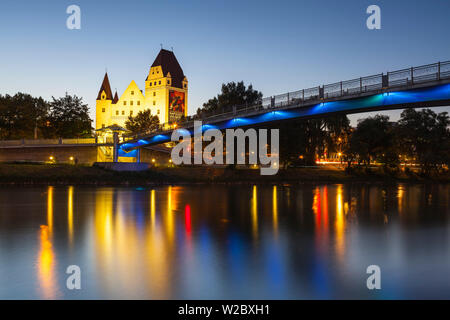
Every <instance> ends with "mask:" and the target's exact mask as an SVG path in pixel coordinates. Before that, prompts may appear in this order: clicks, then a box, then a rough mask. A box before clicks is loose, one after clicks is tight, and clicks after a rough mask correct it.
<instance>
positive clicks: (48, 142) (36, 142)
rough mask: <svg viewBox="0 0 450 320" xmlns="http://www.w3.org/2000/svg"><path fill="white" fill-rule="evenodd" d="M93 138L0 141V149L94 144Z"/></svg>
mask: <svg viewBox="0 0 450 320" xmlns="http://www.w3.org/2000/svg"><path fill="white" fill-rule="evenodd" d="M95 143H97V141H96V139H95V138H78V139H77V138H75V139H18V140H0V147H9V146H26V145H30V146H32V145H60V144H66V145H67V144H95Z"/></svg>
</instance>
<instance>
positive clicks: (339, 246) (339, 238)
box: [335, 185, 345, 259]
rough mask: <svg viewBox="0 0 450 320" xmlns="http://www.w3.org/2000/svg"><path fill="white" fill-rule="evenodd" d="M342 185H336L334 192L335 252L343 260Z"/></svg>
mask: <svg viewBox="0 0 450 320" xmlns="http://www.w3.org/2000/svg"><path fill="white" fill-rule="evenodd" d="M342 193H343V191H342V185H338V187H337V191H336V224H335V227H336V252H337V256H338V258H340V259H343V254H344V250H345V217H344V206H343V197H342Z"/></svg>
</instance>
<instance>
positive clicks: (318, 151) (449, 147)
mask: <svg viewBox="0 0 450 320" xmlns="http://www.w3.org/2000/svg"><path fill="white" fill-rule="evenodd" d="M261 98H262V93H261V92H259V91H257V90H254V89H253V87H252V86H251V85H249V86H248V87H246V86H245V85H244V83H243V82H238V83H236V82H230V83H227V84H223V85H222V88H221V92H220V93H219V94H218V95H217V96H216V97H214V98H212V99H210V100H208V101H207V102H206V103H204V104H203V107H202V108H199V109H198V110H197V115H196V116H197V117H201V116H203V115H206V116H207V115H209V114H211V113H214V112H223V111H227V110H228V111H230V110H231V108H232V107H233V106H236V105H245V104H248V105H252V104H254V103H256V102H257V101H259V100H260V99H261ZM449 125H450V120H449V116H448V114H447V113H446V112H443V113H439V114H436V113H435V112H433V111H432V110H429V109H424V110H421V111H417V110H415V109H406V110H404V111H403V112H402V114H401V118H400V120H399V121H398V122H390V121H389V117H387V116H381V115H377V116H375V117H369V118H366V119H362V120H360V121H358V125H357V127H356V128H352V127H351V126H350V121H349V120H348V118H347V116H345V115H333V116H328V117H324V118H320V119H307V120H294V121H290V122H286V123H281V124H280V123H278V124H274V125H271V126H269V127H268V128H276V129H279V130H280V161H281V163H282V164H283V165H284V166H285V167H289V166H295V165H314V164H315V163H316V160H317V158H319V157H320V156H322V155H326V154H327V155H329V154H335V155H336V154H338V155H339V159H340V160H342V161H345V162H347V164H348V167H352V166H355V165H357V166H369V165H371V164H372V163H374V162H376V163H381V164H383V165H384V166H385V167H391V168H398V166H399V164H400V163H415V164H419V165H420V166H421V169H422V171H423V172H425V173H429V172H430V171H431V170H433V169H436V170H439V169H440V168H443V167H445V166H446V167H447V168H448V166H449V162H450V131H449Z"/></svg>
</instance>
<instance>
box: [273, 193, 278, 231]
mask: <svg viewBox="0 0 450 320" xmlns="http://www.w3.org/2000/svg"><path fill="white" fill-rule="evenodd" d="M272 219H273V232H274V235H275V237H277V236H278V194H277V186H273V191H272Z"/></svg>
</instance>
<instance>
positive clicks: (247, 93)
mask: <svg viewBox="0 0 450 320" xmlns="http://www.w3.org/2000/svg"><path fill="white" fill-rule="evenodd" d="M262 96H263V95H262V93H261V92H259V91H257V90H254V89H253V86H252V85H251V84H250V85H249V86H248V87H246V86H245V84H244V81H240V82H237V83H236V82H229V83H226V84H225V83H224V84H222V88H221V92H220V93H219V94H218V95H217V96H216V97H214V98H212V99H209V100H208V101H207V102H205V103H204V104H203V107H202V108H199V109H197V114H196V117H202V116H208V115H210V114H213V113H216V112H227V111H232V108H233V106H242V105H248V106H252V105H254V104H256V103H257V102H258V101H259V100H261V98H262Z"/></svg>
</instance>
